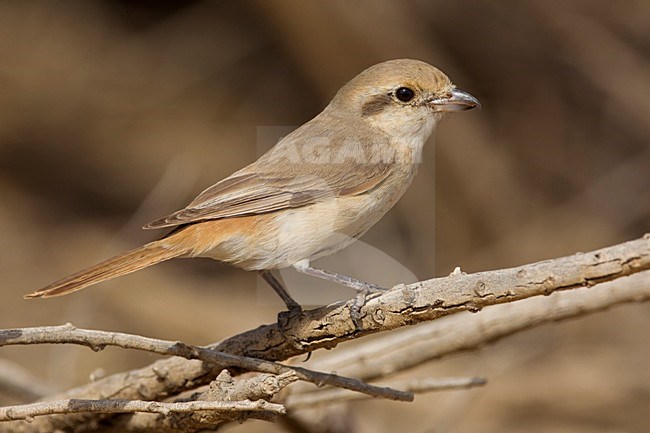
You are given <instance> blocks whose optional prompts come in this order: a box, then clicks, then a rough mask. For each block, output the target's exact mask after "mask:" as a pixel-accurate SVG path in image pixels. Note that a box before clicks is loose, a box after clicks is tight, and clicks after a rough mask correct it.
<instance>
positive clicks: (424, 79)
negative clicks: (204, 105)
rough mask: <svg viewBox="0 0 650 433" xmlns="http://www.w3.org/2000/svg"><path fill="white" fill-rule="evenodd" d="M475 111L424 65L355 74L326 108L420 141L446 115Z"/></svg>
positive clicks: (401, 63) (388, 65) (402, 63)
mask: <svg viewBox="0 0 650 433" xmlns="http://www.w3.org/2000/svg"><path fill="white" fill-rule="evenodd" d="M475 107H480V104H479V102H478V100H477V99H476V98H474V97H473V96H472V95H470V94H469V93H467V92H465V91H462V90H460V89H458V88H456V86H454V85H453V84H452V83H451V81H450V80H449V78H448V77H447V76H446V75H445V74H444V73H443V72H442V71H440V70H439V69H437V68H435V67H433V66H431V65H429V64H428V63H425V62H422V61H419V60H411V59H398V60H390V61H387V62H383V63H379V64H377V65H374V66H371V67H370V68H368V69H366V70H365V71H363V72H361V73H360V74H359V75H357V76H356V77H355V78H353V79H352V80H351V81H349V82H348V83H347V84H346V85H345V86H343V87H342V88H341V90H339V92H338V93H337V94H336V96H335V97H334V99H333V100H332V103H331V104H330V108H333V109H334V110H336V112H338V113H342V114H343V115H345V116H359V117H360V118H361V119H362V120H363V121H367V122H369V123H370V124H371V125H373V126H374V127H377V128H379V129H381V130H382V131H383V132H385V133H386V134H388V135H389V136H390V137H393V138H396V139H407V140H410V139H414V140H418V141H422V142H423V141H425V140H426V139H427V138H428V137H429V135H430V134H431V132H432V130H433V127H434V126H435V124H436V122H437V121H438V120H439V119H440V118H441V117H442V116H443V115H444V114H445V113H448V112H452V111H464V110H470V109H472V108H475Z"/></svg>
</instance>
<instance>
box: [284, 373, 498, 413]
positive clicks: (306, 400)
mask: <svg viewBox="0 0 650 433" xmlns="http://www.w3.org/2000/svg"><path fill="white" fill-rule="evenodd" d="M486 383H487V381H486V380H485V379H483V378H481V377H445V378H437V379H433V378H421V379H411V380H403V381H399V382H390V383H387V384H385V385H386V386H390V387H394V388H399V389H403V390H405V391H410V392H412V393H415V394H422V393H425V392H432V391H445V390H450V389H468V388H474V387H477V386H483V385H485V384H486ZM363 398H364V396H362V395H359V394H357V393H353V392H350V391H347V390H341V389H326V390H323V391H315V392H309V393H299V394H291V395H290V396H289V397H288V398H287V400H286V401H285V402H284V404H285V406H286V407H288V408H290V409H300V408H305V407H313V406H316V405H320V404H331V403H341V402H344V401H349V400H361V399H363Z"/></svg>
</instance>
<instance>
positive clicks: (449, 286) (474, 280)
mask: <svg viewBox="0 0 650 433" xmlns="http://www.w3.org/2000/svg"><path fill="white" fill-rule="evenodd" d="M647 269H650V236H649V235H646V236H644V237H643V238H641V239H637V240H634V241H630V242H626V243H623V244H620V245H616V246H612V247H609V248H604V249H601V250H597V251H593V252H590V253H585V254H576V255H573V256H568V257H563V258H558V259H553V260H547V261H544V262H540V263H535V264H531V265H526V266H520V267H517V268H512V269H505V270H497V271H490V272H481V273H476V274H469V275H465V274H462V273H454V274H452V275H450V276H449V277H445V278H437V279H433V280H428V281H423V282H419V283H415V284H411V285H408V286H405V285H399V286H396V287H395V288H393V289H392V290H390V291H387V292H385V293H383V294H381V295H380V296H376V297H373V298H372V299H369V300H368V302H367V303H366V305H365V306H364V307H363V308H362V309H361V315H362V326H363V329H362V330H360V331H359V330H356V329H355V328H354V325H353V323H352V321H351V319H350V306H349V305H348V304H346V303H338V304H335V305H330V306H327V307H323V308H319V309H316V310H312V311H306V312H304V314H302V315H300V316H298V317H289V318H288V320H284V321H280V323H276V324H271V325H265V326H261V327H259V328H256V329H254V330H251V331H248V332H245V333H243V334H240V335H237V336H234V337H232V338H230V339H228V340H226V341H224V342H222V343H218V344H214V345H213V346H210V347H211V348H214V349H217V350H220V351H223V352H228V353H231V354H237V355H246V356H254V357H259V358H261V359H266V360H273V361H276V360H282V359H287V358H289V357H292V356H296V355H299V354H303V353H307V352H310V351H312V350H315V349H318V348H332V347H334V346H336V345H337V344H338V343H340V342H342V341H346V340H349V339H352V338H354V337H356V336H363V335H367V334H371V333H376V332H380V331H384V330H389V329H394V328H397V327H401V326H405V325H410V324H415V323H419V322H423V321H427V320H433V319H436V318H439V317H442V316H446V315H450V314H453V313H458V312H463V311H474V312H475V311H479V310H480V309H482V308H483V307H486V306H490V305H496V304H501V303H506V302H512V301H515V300H521V299H525V298H529V297H533V296H538V295H548V294H551V293H553V292H555V291H561V290H567V289H575V288H580V287H591V286H593V285H595V284H597V283H601V282H605V281H614V280H617V281H621V280H620V279H621V277H625V276H629V275H633V274H637V273H639V272H642V271H644V270H647ZM646 280H647V274H646ZM637 296H638V297H637V299H638V300H645V299H648V297H650V294H649V293H648V289H647V287H646V290H645V292H643V293H642V294H640V295H637ZM618 302H629V300H627V301H618ZM613 303H617V302H613ZM605 304H607V302H605V303H604V304H603V305H605ZM611 304H612V303H610V304H609V305H611ZM602 308H604V307H602ZM486 313H489V311H487V312H485V313H483V314H481V315H473V316H466V317H465V319H466V318H467V317H480V316H483V315H484V314H486ZM525 323H526V322H525V321H522V323H521V324H520V328H519V329H525V328H527V327H530V326H532V325H531V324H536V323H539V319H538V318H536V319H533V320H531V321H529V322H527V323H528V325H526V324H525ZM479 332H480V331H479ZM512 332H516V331H515V330H513V331H512ZM452 335H456V334H455V330H454V333H452ZM504 335H507V334H504ZM482 341H484V342H485V340H482ZM488 341H489V339H488ZM455 350H457V351H458V350H466V346H463V345H460V346H458V347H456V349H455ZM443 352H444V353H450V352H451V350H447V351H446V352H445V351H443ZM218 373H219V371H218V370H217V367H215V366H214V365H213V364H209V363H205V362H200V361H196V360H185V359H180V358H170V359H165V360H161V361H157V362H155V363H153V364H152V365H150V366H147V367H145V368H141V369H138V370H133V371H130V372H126V373H119V374H115V375H112V376H109V377H106V378H104V379H101V380H98V381H96V382H93V383H90V384H87V385H84V386H81V387H78V388H76V389H73V390H70V391H67V392H65V393H63V394H60V395H59V396H56V397H53V398H57V399H62V398H91V399H92V398H96V399H98V398H122V399H124V398H126V399H141V398H142V397H143V394H145V395H144V397H146V399H152V400H153V399H161V398H164V397H165V396H168V395H175V394H177V393H178V392H181V391H183V390H186V389H188V387H190V386H191V387H197V386H201V385H203V384H206V383H208V382H210V380H211V378H214V377H216V375H217V374H218ZM40 421H42V422H40ZM87 422H88V419H87V418H85V417H81V416H75V415H66V416H53V417H48V418H38V419H36V420H35V421H34V422H32V423H31V424H21V425H20V426H19V427H20V430H17V426H15V425H12V426H7V428H9V429H10V430H6V429H4V427H5V425H0V432H4V431H12V432H15V431H22V432H49V431H52V430H55V429H56V428H66V429H72V428H74V426H80V425H82V424H84V423H87ZM12 424H13V423H12Z"/></svg>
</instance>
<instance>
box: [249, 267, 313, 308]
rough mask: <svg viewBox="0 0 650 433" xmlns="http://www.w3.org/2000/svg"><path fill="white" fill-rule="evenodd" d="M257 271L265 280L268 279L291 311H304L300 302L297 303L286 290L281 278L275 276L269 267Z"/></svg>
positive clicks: (268, 282)
mask: <svg viewBox="0 0 650 433" xmlns="http://www.w3.org/2000/svg"><path fill="white" fill-rule="evenodd" d="M257 272H258V273H259V274H260V276H261V277H262V278H263V279H264V281H266V283H267V284H268V285H269V286H271V288H272V289H273V290H275V293H277V294H278V296H280V298H282V301H283V302H284V304H285V305H286V306H287V309H288V310H289V312H290V313H300V312H302V307H301V306H300V304H299V303H297V302H296V301H295V300H294V299H293V298H292V297H291V296H290V295H289V293H287V291H286V290H285V288H284V286H283V285H282V283H281V282H280V280H278V279H277V278H275V276H273V274H272V273H271V271H269V270H267V269H263V270H260V271H257Z"/></svg>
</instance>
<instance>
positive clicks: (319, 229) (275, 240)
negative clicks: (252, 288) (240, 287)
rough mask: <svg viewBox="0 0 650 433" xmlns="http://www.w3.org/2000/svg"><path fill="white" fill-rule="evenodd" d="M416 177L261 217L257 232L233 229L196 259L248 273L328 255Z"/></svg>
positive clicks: (350, 239)
mask: <svg viewBox="0 0 650 433" xmlns="http://www.w3.org/2000/svg"><path fill="white" fill-rule="evenodd" d="M412 174H413V173H404V175H403V176H396V177H393V178H391V179H389V180H388V181H387V182H385V183H384V184H382V185H380V186H379V187H378V188H376V189H375V190H373V191H371V192H370V193H366V194H360V195H357V196H345V197H333V198H330V199H328V200H325V201H323V202H319V203H315V204H313V205H309V206H305V207H300V208H294V209H285V210H282V211H280V212H275V213H271V214H266V215H264V216H262V215H260V216H259V217H257V219H256V226H255V228H254V229H253V230H246V231H242V230H231V231H230V232H229V233H228V234H226V236H221V237H220V239H219V241H218V242H215V243H214V245H212V246H211V247H210V248H208V249H205V250H204V251H201V252H199V251H197V252H196V253H195V254H193V255H196V256H202V257H210V258H213V259H216V260H220V261H224V262H228V263H231V264H233V265H235V266H237V267H240V268H243V269H247V270H259V269H278V268H285V267H289V266H291V265H293V264H294V263H296V262H299V261H301V260H304V259H310V260H311V259H316V258H318V257H323V256H327V255H329V254H332V253H334V252H336V251H338V250H340V249H342V248H345V247H346V246H348V245H349V244H350V243H352V242H353V241H354V240H355V239H356V238H358V237H360V236H361V235H363V234H364V233H365V232H366V231H367V230H368V229H370V227H372V226H373V225H374V224H375V223H376V222H377V221H379V220H380V219H381V218H382V217H383V216H384V215H385V214H386V212H388V210H390V208H392V207H393V205H394V204H395V203H396V202H397V200H398V199H399V198H400V197H401V196H402V194H403V193H404V192H405V191H406V188H407V187H408V185H409V184H410V181H411V179H412V177H413V176H412ZM224 222H225V221H224ZM215 223H217V221H215Z"/></svg>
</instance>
